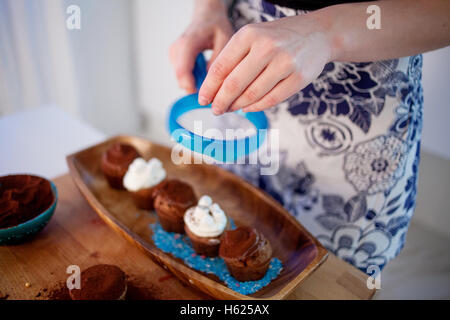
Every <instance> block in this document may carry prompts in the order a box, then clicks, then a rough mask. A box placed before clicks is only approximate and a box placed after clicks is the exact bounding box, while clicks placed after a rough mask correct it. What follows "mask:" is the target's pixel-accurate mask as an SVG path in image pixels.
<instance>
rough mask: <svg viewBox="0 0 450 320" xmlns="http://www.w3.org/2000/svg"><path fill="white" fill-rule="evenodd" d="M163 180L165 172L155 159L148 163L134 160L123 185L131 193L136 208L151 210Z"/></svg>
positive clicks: (139, 159) (140, 159) (142, 160)
mask: <svg viewBox="0 0 450 320" xmlns="http://www.w3.org/2000/svg"><path fill="white" fill-rule="evenodd" d="M165 179H166V170H164V168H163V165H162V163H161V161H159V160H158V159H157V158H152V159H150V160H149V161H148V162H147V161H145V160H144V159H142V158H136V159H134V160H133V162H132V163H131V164H130V166H129V167H128V170H127V172H126V173H125V176H124V178H123V185H124V187H125V189H127V190H128V191H129V192H131V195H132V196H133V199H134V201H135V203H136V206H137V207H138V208H141V209H146V210H153V208H154V206H153V202H154V200H155V196H156V190H157V188H158V186H159V185H160V184H161V183H162V182H163V181H164V180H165Z"/></svg>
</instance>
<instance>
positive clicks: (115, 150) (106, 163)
mask: <svg viewBox="0 0 450 320" xmlns="http://www.w3.org/2000/svg"><path fill="white" fill-rule="evenodd" d="M138 157H140V154H139V152H138V151H137V150H136V149H135V148H134V147H133V146H131V145H129V144H124V143H115V144H113V145H112V146H111V147H110V148H108V150H106V151H105V152H104V153H103V155H102V160H101V164H100V167H101V169H102V171H103V174H104V175H105V177H106V180H108V183H109V185H110V186H111V187H112V188H115V189H123V188H124V187H123V177H124V175H125V173H126V172H127V170H128V166H129V165H130V164H131V163H132V162H133V160H134V159H136V158H138Z"/></svg>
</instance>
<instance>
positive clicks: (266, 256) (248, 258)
mask: <svg viewBox="0 0 450 320" xmlns="http://www.w3.org/2000/svg"><path fill="white" fill-rule="evenodd" d="M219 256H220V257H221V258H223V260H224V261H225V263H226V265H227V268H228V270H229V271H230V273H231V275H232V276H233V277H234V278H235V279H236V280H238V281H254V280H259V279H261V278H262V277H264V275H265V274H266V271H267V268H268V267H269V263H270V259H271V258H272V247H271V245H270V243H269V241H268V240H267V239H266V238H265V237H264V235H263V234H262V233H260V232H259V231H258V230H256V229H253V228H250V227H239V228H237V229H235V230H229V231H225V232H224V234H223V236H222V238H221V242H220V248H219Z"/></svg>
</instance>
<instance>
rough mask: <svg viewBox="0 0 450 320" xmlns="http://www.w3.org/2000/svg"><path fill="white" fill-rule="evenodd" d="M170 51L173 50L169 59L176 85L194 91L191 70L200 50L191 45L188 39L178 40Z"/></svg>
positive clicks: (189, 91) (190, 91)
mask: <svg viewBox="0 0 450 320" xmlns="http://www.w3.org/2000/svg"><path fill="white" fill-rule="evenodd" d="M171 51H173V52H171V60H172V63H173V65H174V68H175V74H176V77H177V80H178V85H179V86H180V88H182V89H184V90H186V91H187V92H188V93H194V92H196V91H197V89H196V88H195V79H194V75H193V74H192V71H193V69H194V64H195V59H196V57H197V54H198V53H199V52H200V50H198V49H196V48H195V47H193V45H192V43H190V42H189V41H180V42H179V43H177V44H176V45H175V46H174V48H173V49H172V50H171Z"/></svg>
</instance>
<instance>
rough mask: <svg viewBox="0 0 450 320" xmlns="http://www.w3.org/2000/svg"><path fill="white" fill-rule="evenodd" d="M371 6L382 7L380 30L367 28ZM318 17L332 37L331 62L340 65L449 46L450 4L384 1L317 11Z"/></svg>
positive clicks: (440, 0) (426, 0)
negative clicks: (347, 62)
mask: <svg viewBox="0 0 450 320" xmlns="http://www.w3.org/2000/svg"><path fill="white" fill-rule="evenodd" d="M370 4H377V5H378V6H379V7H380V12H381V29H380V30H369V29H368V28H367V27H366V19H367V18H368V16H369V14H367V13H366V9H367V7H368V6H369V5H370ZM316 16H317V19H318V21H321V22H319V23H321V24H322V27H323V28H324V30H325V32H326V33H328V34H329V36H330V41H331V44H332V51H333V52H332V59H333V60H337V61H354V62H361V61H377V60H384V59H393V58H399V57H405V56H410V55H414V54H419V53H422V52H425V51H430V50H434V49H438V48H441V47H444V46H447V45H449V44H450V1H448V0H414V1H411V0H395V1H394V0H383V1H378V2H370V3H369V2H366V3H355V4H350V5H338V6H333V7H329V8H325V9H322V10H320V11H317V12H316ZM333 17H334V18H333ZM326 21H332V22H331V23H328V24H327V23H326Z"/></svg>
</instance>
